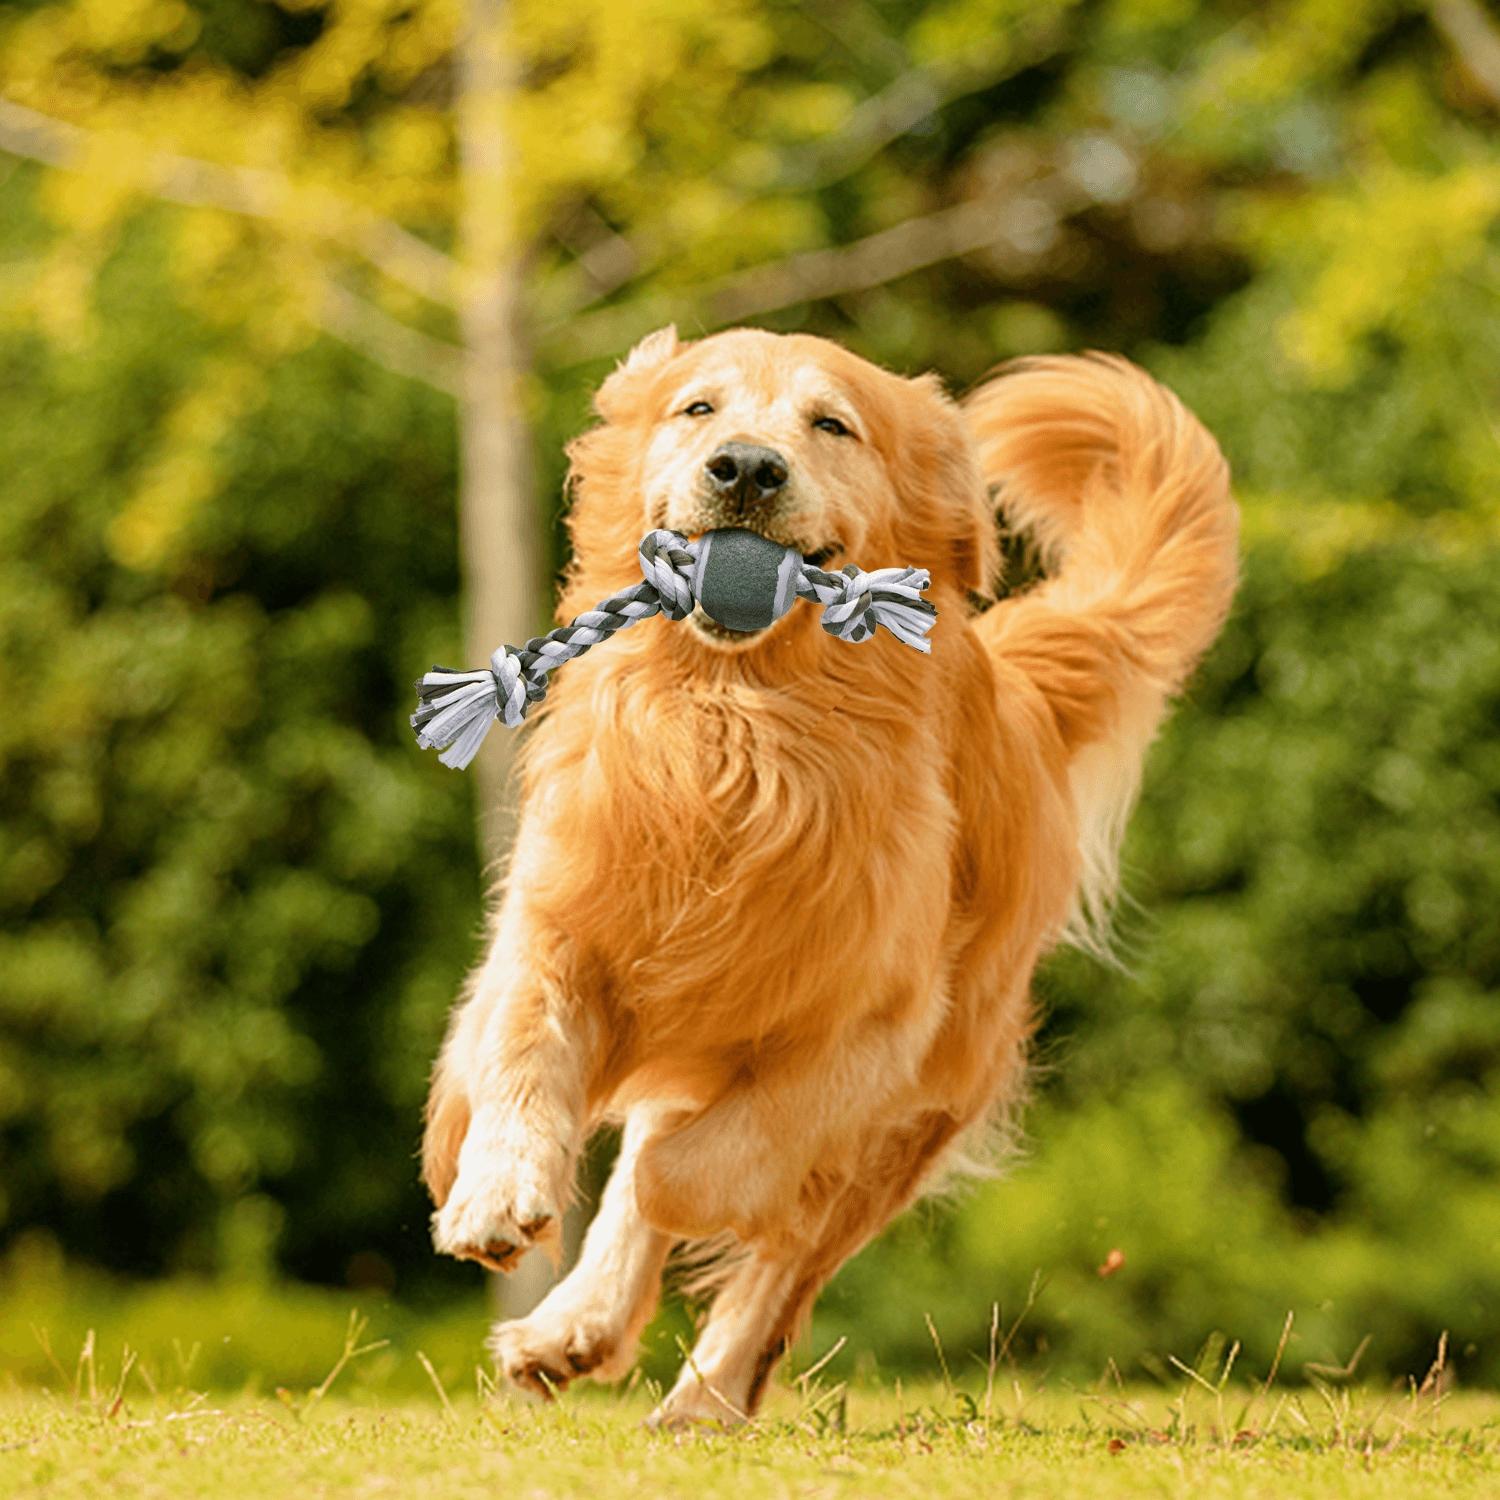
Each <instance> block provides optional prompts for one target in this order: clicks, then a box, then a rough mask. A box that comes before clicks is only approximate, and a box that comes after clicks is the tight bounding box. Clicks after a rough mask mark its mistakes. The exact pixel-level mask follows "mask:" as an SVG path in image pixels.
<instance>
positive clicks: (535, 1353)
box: [490, 1302, 633, 1398]
mask: <svg viewBox="0 0 1500 1500" xmlns="http://www.w3.org/2000/svg"><path fill="white" fill-rule="evenodd" d="M631 1342H632V1341H629V1340H627V1339H626V1337H625V1332H624V1330H623V1329H622V1328H620V1327H619V1326H618V1320H616V1319H614V1318H611V1317H609V1316H608V1315H607V1314H600V1313H597V1312H589V1311H588V1310H586V1309H581V1308H577V1309H575V1308H568V1307H556V1308H549V1307H548V1306H547V1304H546V1303H545V1302H543V1303H542V1305H541V1306H540V1307H539V1308H537V1309H536V1311H535V1312H533V1313H532V1314H531V1315H530V1317H526V1318H517V1319H516V1320H515V1321H513V1322H510V1323H497V1324H496V1325H495V1331H494V1333H493V1334H492V1335H491V1336H490V1352H491V1353H492V1354H493V1355H494V1356H495V1363H496V1364H497V1365H498V1366H499V1367H500V1369H501V1370H502V1371H503V1372H504V1374H505V1378H506V1379H507V1380H509V1381H510V1382H511V1383H512V1384H513V1385H518V1386H520V1387H521V1388H522V1389H524V1390H528V1391H532V1392H534V1393H535V1394H536V1395H538V1396H543V1397H547V1398H550V1397H552V1396H553V1395H555V1394H556V1393H557V1392H558V1391H560V1390H563V1389H565V1388H566V1386H567V1385H568V1382H569V1381H572V1380H577V1379H578V1378H579V1377H580V1376H583V1375H592V1376H594V1377H596V1378H597V1379H600V1380H612V1379H614V1378H615V1377H616V1376H617V1375H618V1374H621V1373H623V1371H622V1370H621V1369H620V1366H621V1365H622V1364H624V1365H626V1366H628V1365H629V1362H630V1359H631V1356H632V1354H633V1349H632V1348H631V1347H629V1344H630V1343H631Z"/></svg>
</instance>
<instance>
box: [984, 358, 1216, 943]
mask: <svg viewBox="0 0 1500 1500" xmlns="http://www.w3.org/2000/svg"><path fill="white" fill-rule="evenodd" d="M965 411H966V415H967V417H968V421H969V426H970V429H971V430H972V432H973V435H974V438H975V441H976V443H977V445H978V449H979V453H980V459H981V464H982V468H983V471H984V476H985V479H986V481H987V482H988V483H989V484H990V485H991V486H992V487H993V488H994V490H995V492H996V499H997V502H998V504H999V507H1000V510H1001V512H1002V514H1003V516H1004V519H1005V522H1006V524H1007V526H1009V527H1010V528H1012V529H1013V530H1015V531H1018V532H1021V533H1024V534H1025V535H1026V536H1027V537H1029V539H1030V540H1031V542H1032V544H1033V545H1034V546H1035V548H1036V550H1037V553H1038V557H1039V560H1040V562H1041V565H1042V569H1043V573H1044V576H1045V581H1044V582H1043V583H1041V584H1040V585H1038V586H1037V587H1035V588H1033V589H1031V590H1030V591H1029V592H1027V593H1025V594H1022V595H1020V596H1018V597H1016V598H1013V599H1010V600H1006V601H1004V602H1002V603H1001V604H999V605H997V606H996V607H995V608H993V609H991V610H990V611H989V612H988V613H987V614H985V615H983V616H981V617H980V619H979V620H978V621H976V622H975V624H976V629H977V630H978V632H979V634H980V636H981V637H982V638H983V639H984V641H985V643H986V645H987V646H988V648H989V649H990V651H991V652H992V654H993V655H994V657H995V658H996V663H997V668H998V669H999V670H1000V675H1001V679H1002V684H1003V680H1004V678H1005V676H1006V675H1008V671H1007V669H1008V670H1009V671H1019V672H1021V673H1023V674H1024V675H1025V676H1026V677H1027V678H1029V679H1030V681H1031V682H1032V683H1033V684H1034V686H1035V688H1036V689H1037V691H1038V692H1039V693H1040V694H1041V696H1042V698H1043V700H1044V701H1045V702H1046V704H1047V707H1048V708H1049V709H1050V711H1051V714H1052V717H1053V719H1054V720H1055V723H1056V726H1057V730H1058V734H1059V736H1060V738H1061V741H1062V744H1063V746H1064V750H1065V753H1066V754H1067V756H1068V775H1069V781H1070V784H1071V788H1072V793H1073V802H1074V807H1075V811H1076V815H1077V819H1078V837H1079V847H1080V853H1081V856H1082V877H1081V881H1080V889H1079V894H1078V899H1077V904H1076V907H1075V910H1074V913H1073V916H1072V918H1071V919H1070V921H1069V924H1068V927H1067V929H1066V932H1065V936H1066V937H1067V938H1068V939H1069V940H1070V941H1073V942H1074V943H1076V944H1078V945H1079V946H1081V947H1085V948H1088V949H1091V950H1093V951H1096V952H1104V951H1107V939H1108V928H1109V917H1110V913H1111V911H1112V908H1113V905H1114V898H1115V894H1116V890H1117V886H1118V864H1119V845H1120V839H1121V837H1122V835H1123V833H1124V829H1125V822H1126V819H1127V817H1128V816H1129V813H1130V809H1131V807H1132V805H1133V803H1134V801H1135V796H1136V792H1137V790H1138V788H1139V785H1140V776H1141V766H1142V762H1143V760H1144V757H1145V752H1146V749H1147V747H1148V745H1149V744H1150V742H1151V739H1152V737H1153V735H1154V734H1155V732H1156V728H1157V725H1158V724H1159V723H1160V721H1161V718H1162V715H1163V713H1164V711H1165V708H1166V704H1167V700H1168V699H1169V698H1170V697H1171V695H1172V694H1173V693H1174V692H1176V691H1177V690H1178V689H1179V688H1180V687H1181V686H1182V684H1183V682H1184V680H1185V679H1186V677H1187V675H1188V673H1189V672H1190V671H1191V670H1192V668H1193V666H1194V665H1195V663H1196V662H1197V660H1198V658H1199V657H1200V656H1201V655H1202V654H1203V653H1204V651H1206V650H1207V649H1208V647H1209V645H1210V644H1211V643H1212V641H1213V639H1214V637H1215V635H1216V634H1217V633H1218V631H1219V628H1220V626H1221V625H1222V624H1223V622H1224V617H1225V614H1226V613H1227V612H1228V609H1229V603H1230V599H1231V597H1232V595H1233V592H1234V583H1235V574H1236V556H1237V554H1236V533H1237V516H1236V512H1235V508H1234V503H1233V501H1232V500H1231V498H1230V494H1229V471H1228V467H1227V465H1226V464H1225V462H1224V458H1223V455H1222V454H1221V453H1220V452H1219V448H1218V445H1217V444H1216V443H1215V442H1214V440H1213V438H1212V437H1210V436H1209V434H1208V432H1207V431H1206V430H1205V429H1204V427H1203V426H1202V425H1201V424H1200V423H1199V422H1198V421H1197V419H1196V418H1195V417H1193V416H1192V414H1191V413H1190V412H1189V411H1188V410H1187V409H1186V408H1185V407H1184V406H1183V405H1182V403H1181V402H1180V401H1178V400H1177V398H1176V397H1175V396H1174V395H1172V393H1171V392H1170V391H1168V390H1166V389H1165V388H1163V387H1162V386H1160V385H1158V384H1157V383H1156V381H1154V380H1153V379H1151V377H1150V376H1149V375H1147V374H1146V373H1145V372H1144V371H1142V370H1139V369H1137V368H1136V367H1135V366H1133V365H1131V364H1129V363H1128V362H1127V361H1125V360H1122V359H1116V358H1111V357H1107V356H1103V355H1087V356H1083V357H1053V358H1045V359H1032V360H1023V361H1021V362H1019V363H1017V364H1015V365H1011V366H1009V367H1007V368H1006V369H1004V370H1002V371H1001V373H1000V374H999V375H998V376H997V378H995V379H993V380H991V381H989V382H987V383H986V384H985V385H983V386H981V387H979V388H978V389H977V390H976V391H975V392H974V393H973V394H972V395H971V396H970V397H969V398H968V400H967V401H966V402H965ZM1002 691H1003V686H1002Z"/></svg>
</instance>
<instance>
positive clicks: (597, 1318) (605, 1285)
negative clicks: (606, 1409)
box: [490, 1112, 671, 1396]
mask: <svg viewBox="0 0 1500 1500" xmlns="http://www.w3.org/2000/svg"><path fill="white" fill-rule="evenodd" d="M648 1128H649V1121H648V1119H647V1117H646V1116H645V1115H644V1114H643V1113H640V1112H637V1113H635V1114H633V1115H632V1116H631V1118H630V1120H629V1121H627V1123H626V1126H625V1133H624V1138H623V1139H622V1141H621V1143H620V1154H619V1156H618V1158H617V1159H616V1161H615V1166H614V1171H613V1172H612V1173H611V1174H610V1179H609V1183H608V1185H607V1186H606V1187H605V1189H604V1197H603V1199H602V1201H601V1202H600V1205H599V1211H598V1212H597V1213H596V1214H595V1215H594V1220H593V1222H592V1223H591V1224H590V1225H589V1230H588V1234H587V1235H586V1236H585V1238H584V1242H583V1250H582V1252H581V1253H580V1255H579V1258H578V1263H577V1265H575V1266H574V1268H573V1269H572V1271H571V1272H569V1274H568V1275H567V1276H566V1277H565V1278H564V1279H563V1280H562V1281H560V1282H559V1283H558V1284H557V1285H556V1286H555V1287H553V1289H552V1290H551V1291H550V1292H549V1293H548V1294H547V1296H546V1297H545V1298H544V1299H543V1301H542V1302H541V1304H540V1305H539V1306H538V1307H536V1308H535V1309H534V1310H533V1311H532V1312H531V1313H530V1314H529V1315H528V1316H526V1317H524V1318H518V1319H515V1320H514V1321H512V1322H509V1323H498V1324H496V1325H495V1331H494V1334H493V1335H492V1337H491V1339H490V1349H491V1350H492V1352H493V1353H494V1356H495V1362H496V1363H497V1364H498V1365H499V1366H500V1368H501V1370H502V1371H504V1373H505V1375H506V1376H507V1377H508V1378H509V1379H510V1380H511V1381H513V1382H514V1383H515V1384H517V1385H519V1386H523V1387H525V1388H526V1389H528V1390H532V1391H535V1392H536V1393H537V1394H538V1395H543V1396H550V1395H551V1394H552V1392H553V1391H554V1390H559V1389H561V1388H562V1387H563V1386H565V1385H567V1384H568V1382H569V1381H570V1380H574V1379H576V1378H578V1377H579V1376H581V1375H591V1376H593V1377H594V1378H595V1379H596V1380H614V1379H617V1378H618V1377H619V1376H621V1375H623V1374H624V1373H625V1372H626V1371H627V1370H628V1369H629V1368H630V1365H631V1363H632V1362H633V1361H634V1359H635V1347H636V1343H637V1341H638V1340H639V1338H640V1335H641V1330H642V1329H643V1328H644V1327H645V1326H646V1324H647V1322H648V1321H649V1320H650V1318H651V1314H652V1313H653V1312H654V1311H655V1309H656V1302H657V1297H658V1294H659V1292H660V1288H661V1273H662V1267H663V1265H664V1264H665V1262H666V1258H667V1251H668V1250H669V1249H670V1247H671V1241H670V1240H669V1238H668V1237H667V1236H666V1235H665V1234H662V1233H661V1232H660V1231H659V1230H656V1229H653V1228H652V1227H651V1226H650V1225H649V1224H648V1223H647V1222H646V1221H645V1219H644V1218H643V1217H642V1216H641V1211H640V1207H639V1205H638V1204H637V1202H636V1196H635V1163H636V1158H637V1156H638V1155H639V1152H640V1147H641V1142H642V1141H643V1139H644V1138H645V1134H646V1131H647V1129H648Z"/></svg>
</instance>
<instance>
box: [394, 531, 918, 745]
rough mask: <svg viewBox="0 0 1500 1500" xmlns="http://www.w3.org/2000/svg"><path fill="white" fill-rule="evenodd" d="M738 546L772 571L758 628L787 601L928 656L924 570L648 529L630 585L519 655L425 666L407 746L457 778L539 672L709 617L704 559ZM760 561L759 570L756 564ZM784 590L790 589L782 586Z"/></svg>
mask: <svg viewBox="0 0 1500 1500" xmlns="http://www.w3.org/2000/svg"><path fill="white" fill-rule="evenodd" d="M735 539H739V540H738V541H736V540H735ZM747 539H748V540H747ZM746 545H748V546H750V547H751V548H752V550H759V551H761V552H764V550H765V549H770V550H771V552H772V553H774V557H772V558H770V565H771V567H772V568H773V570H775V577H774V579H773V582H772V590H773V592H775V593H776V594H777V597H776V599H775V601H774V603H773V602H772V601H771V600H769V599H766V600H764V601H763V604H764V611H765V615H766V618H765V623H766V624H769V623H770V622H771V620H773V619H776V618H779V617H780V615H781V614H783V613H785V610H786V609H787V608H788V607H789V606H790V604H791V603H792V600H793V597H794V596H795V597H796V598H802V599H809V600H811V601H813V602H814V603H815V604H821V605H822V606H823V622H822V623H823V629H824V630H826V631H827V632H828V633H829V634H830V635H835V636H837V637H838V638H839V639H840V640H843V641H854V642H857V641H866V640H869V639H870V637H871V636H873V635H874V634H875V631H876V629H877V627H881V626H883V627H884V628H885V629H886V630H888V631H889V632H890V633H891V634H892V635H894V636H895V637H896V639H897V640H899V641H902V642H904V643H905V644H906V645H908V646H911V647H912V648H913V649H914V650H917V651H922V652H930V651H931V650H932V643H931V642H930V641H929V640H928V639H927V633H928V631H930V630H931V629H932V623H933V620H934V619H935V618H936V616H937V610H936V609H935V608H934V607H933V606H932V604H930V603H929V602H928V601H927V600H926V599H924V598H923V597H922V592H923V590H924V589H926V588H927V587H928V584H929V578H928V574H927V570H926V569H925V568H879V569H877V570H876V571H875V572H873V573H865V572H862V571H861V570H860V569H858V568H856V567H852V566H850V567H847V568H845V569H844V570H843V571H842V572H839V573H830V572H827V571H825V570H824V569H822V568H817V567H814V566H813V565H812V564H811V563H809V562H807V561H806V560H805V559H803V558H800V557H798V556H797V554H796V552H795V551H793V550H792V549H790V548H783V547H781V546H780V545H779V544H778V543H775V542H768V541H766V539H765V538H763V537H758V536H755V535H754V534H753V533H748V532H730V531H715V532H709V533H707V534H706V535H705V536H704V538H703V539H702V541H699V542H692V541H689V540H688V539H687V538H686V537H685V536H682V535H681V534H680V533H678V532H675V531H652V532H649V533H648V534H647V535H646V536H645V537H644V538H643V539H642V541H641V545H640V553H639V555H640V563H641V582H640V583H637V584H634V585H632V586H631V587H630V588H628V589H623V590H621V591H620V592H619V593H618V594H613V595H611V596H610V597H609V598H608V599H606V600H605V601H604V602H603V603H602V604H599V605H597V606H596V607H595V608H593V609H590V610H585V611H584V612H583V614H581V615H579V616H578V617H577V618H576V619H575V620H573V621H572V623H571V624H568V625H560V626H559V627H558V628H557V629H556V630H551V631H548V633H547V634H546V635H541V636H533V637H532V639H531V640H529V641H527V642H526V644H525V645H524V646H522V647H519V648H517V647H515V646H501V647H500V649H499V650H498V651H496V652H495V654H494V655H493V656H492V657H491V658H490V664H489V666H488V667H487V668H483V669H481V670H479V671H476V672H458V671H454V670H453V669H452V668H450V667H434V668H433V669H432V670H431V671H430V672H428V673H427V674H426V675H425V676H423V677H422V678H421V679H420V680H419V681H418V683H417V697H418V704H417V711H416V713H414V714H413V715H412V716H411V722H412V728H413V729H415V730H416V732H417V743H418V744H419V745H421V746H422V748H423V749H424V750H441V751H442V754H441V755H439V757H438V759H439V760H441V761H442V763H443V764H444V765H445V766H452V767H453V768H454V769H456V770H462V769H463V768H464V767H465V766H467V765H468V764H469V762H470V761H471V760H473V759H474V756H475V755H476V754H477V753H478V750H479V746H480V744H481V743H482V742H483V740H484V737H485V735H486V734H487V733H488V732H489V728H490V725H491V724H493V723H494V722H495V720H496V719H500V720H502V721H503V722H504V723H505V724H506V726H507V727H509V728H512V729H514V728H515V727H516V726H517V725H519V724H520V723H521V721H522V720H523V719H524V718H525V717H526V714H527V711H528V710H529V709H530V708H531V706H532V704H534V703H539V702H540V701H541V700H542V698H544V697H545V696H546V693H547V683H548V674H549V673H551V672H552V671H554V670H555V669H556V668H557V667H559V666H561V665H562V663H563V662H565V661H571V660H572V659H573V658H574V657H575V656H582V655H583V653H584V652H585V651H587V650H589V649H590V648H591V647H593V646H597V645H598V644H599V643H600V642H601V641H607V640H608V639H609V638H610V637H611V636H612V635H614V634H615V632H616V631H619V630H623V629H625V627H626V626H627V625H634V624H636V623H637V622H638V621H640V620H649V619H650V618H651V617H652V615H656V614H661V615H665V616H666V617H667V618H668V619H669V620H685V619H686V618H687V617H688V616H689V615H690V614H691V613H692V612H693V609H694V607H695V606H698V605H703V606H704V608H705V612H706V613H709V614H710V615H712V614H713V613H714V611H713V610H712V609H709V608H708V607H707V606H706V605H705V604H704V598H703V596H704V594H705V593H707V592H708V587H707V585H708V583H709V582H710V581H711V580H710V579H709V578H708V576H707V575H708V567H707V564H708V562H709V557H710V555H711V551H712V555H723V556H725V557H726V558H727V562H724V563H720V564H719V567H720V569H721V571H722V570H723V569H724V568H725V567H727V568H729V569H730V570H733V569H734V567H735V566H736V563H737V562H742V561H743V558H744V551H743V549H744V547H745V546H746ZM736 548H738V549H739V550H738V551H737V550H736ZM760 561H761V564H762V566H763V565H764V563H765V562H766V558H765V557H762V558H761V559H760ZM788 564H790V570H789V572H788V571H787V569H788ZM788 584H789V585H790V588H787V587H785V585H788ZM783 594H784V596H785V597H782V595H783ZM722 623H729V622H722Z"/></svg>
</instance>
